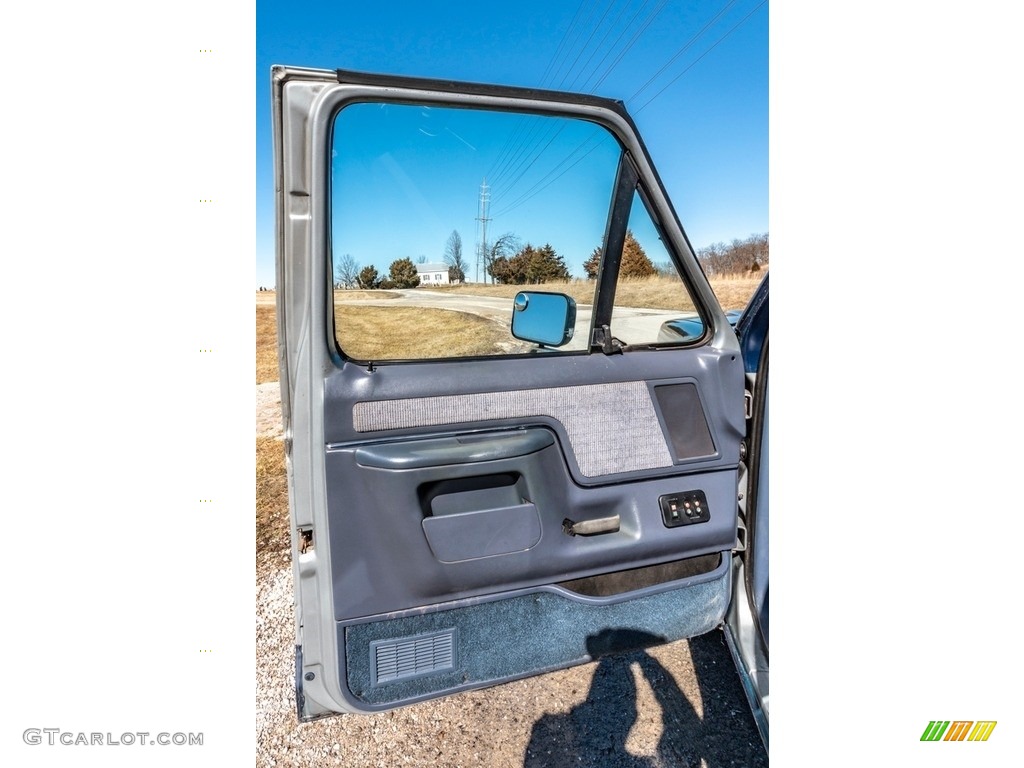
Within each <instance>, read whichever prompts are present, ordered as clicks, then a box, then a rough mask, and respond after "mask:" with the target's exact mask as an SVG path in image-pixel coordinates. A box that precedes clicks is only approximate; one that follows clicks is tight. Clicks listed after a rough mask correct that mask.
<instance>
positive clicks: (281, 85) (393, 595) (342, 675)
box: [272, 67, 744, 720]
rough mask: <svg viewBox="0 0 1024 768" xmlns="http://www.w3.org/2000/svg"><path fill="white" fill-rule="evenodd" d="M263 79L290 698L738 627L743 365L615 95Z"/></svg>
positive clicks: (307, 74)
mask: <svg viewBox="0 0 1024 768" xmlns="http://www.w3.org/2000/svg"><path fill="white" fill-rule="evenodd" d="M272 81H273V89H274V98H273V104H274V136H275V157H276V195H277V259H278V261H277V311H278V323H279V326H278V344H279V354H280V364H281V394H282V404H283V410H284V420H285V440H286V451H287V457H288V482H289V504H290V508H291V529H292V559H293V563H294V569H295V588H296V597H295V609H296V628H297V634H296V650H297V654H296V684H297V689H298V691H297V692H298V696H297V700H298V707H299V717H300V718H301V719H304V720H305V719H312V718H315V717H319V716H322V715H326V714H330V713H335V712H374V711H379V710H384V709H389V708H393V707H397V706H401V705H405V704H410V703H413V702H417V701H422V700H424V699H429V698H433V697H437V696H442V695H445V694H449V693H453V692H456V691H461V690H466V689H469V688H479V687H483V686H488V685H493V684H495V683H499V682H503V681H507V680H512V679H515V678H520V677H524V676H528V675H532V674H537V673H541V672H547V671H551V670H554V669H557V668H560V667H564V666H568V665H572V664H578V663H581V662H585V661H588V660H590V659H591V658H593V657H595V656H597V655H600V654H601V653H605V652H607V651H609V650H614V649H616V648H628V647H631V646H636V645H640V644H650V643H651V642H660V641H670V640H676V639H680V638H684V637H690V636H694V635H698V634H701V633H704V632H707V631H709V630H711V629H713V628H715V627H716V626H718V625H719V624H720V623H721V622H722V620H723V617H724V616H725V614H726V610H727V608H728V604H729V600H730V595H731V588H732V584H731V579H732V576H731V567H730V560H731V552H732V550H733V549H734V547H735V546H736V538H737V531H736V528H737V475H738V467H739V462H740V449H741V442H742V440H743V437H744V366H743V361H742V359H741V356H740V349H739V345H738V342H737V339H736V335H735V333H734V331H733V330H732V328H731V327H730V325H729V322H728V321H727V319H726V317H725V315H724V314H723V313H722V310H721V308H720V307H719V305H718V303H717V301H716V299H715V297H714V294H713V293H712V291H711V289H710V286H709V285H708V283H707V281H706V280H705V278H704V276H703V274H702V272H701V270H700V267H699V266H698V263H697V260H696V258H695V256H694V254H693V251H692V249H691V247H690V245H689V243H688V241H687V239H686V237H685V235H684V233H683V231H682V229H681V227H680V225H679V223H678V221H677V218H676V215H675V213H674V211H673V209H672V207H671V205H670V203H669V201H668V200H667V199H666V196H665V193H664V190H663V188H662V185H661V183H660V181H659V179H658V177H657V174H656V173H655V171H654V168H653V166H652V164H651V161H650V158H649V157H648V155H647V152H646V149H645V148H644V146H643V143H642V142H641V140H640V138H639V136H638V135H637V133H636V130H635V127H634V125H633V123H632V121H631V120H630V118H629V117H628V115H627V114H626V113H625V110H624V108H623V106H622V104H621V103H619V102H614V101H609V100H605V99H600V98H596V97H592V96H582V95H576V94H565V93H552V92H543V91H534V90H524V89H513V88H506V87H491V86H481V85H471V84H464V83H452V82H441V81H428V80H415V79H409V78H395V77H380V76H371V75H365V74H358V73H350V72H343V71H339V72H334V71H319V70H308V69H296V68H289V67H275V68H274V70H273V76H272ZM652 273H657V274H656V275H655V274H652ZM570 274H571V275H574V276H575V277H577V278H582V277H583V276H584V275H587V276H592V277H589V279H586V280H583V279H577V280H575V281H566V280H565V278H566V277H568V276H569V275H570ZM460 280H461V281H462V282H464V283H466V284H464V285H461V286H457V287H452V286H451V283H452V282H460ZM493 283H498V285H494V284H493ZM409 286H416V287H412V288H411V287H409ZM507 286H513V287H507Z"/></svg>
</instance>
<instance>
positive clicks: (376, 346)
mask: <svg viewBox="0 0 1024 768" xmlns="http://www.w3.org/2000/svg"><path fill="white" fill-rule="evenodd" d="M620 153H621V149H620V146H619V144H618V142H617V141H616V140H615V138H614V137H613V136H612V135H611V134H610V133H608V131H606V130H605V129H604V128H602V127H600V126H598V125H595V124H593V123H590V122H586V121H583V120H577V119H570V118H563V117H545V116H536V115H523V114H518V113H511V112H490V111H481V110H471V109H451V108H436V107H429V106H424V105H409V104H392V103H361V104H353V105H349V106H347V107H346V108H344V109H342V110H341V111H340V112H339V113H338V115H337V117H336V118H335V123H334V135H333V144H332V170H331V174H332V175H331V250H332V261H333V269H334V283H335V291H334V310H335V314H334V317H335V334H336V338H337V341H338V345H339V347H340V348H341V350H342V352H343V353H344V354H345V355H347V356H348V357H350V358H353V359H356V360H361V361H381V360H416V359H432V358H450V357H466V356H480V355H508V354H520V353H526V352H530V351H532V350H534V349H537V345H536V344H532V343H530V342H527V341H522V340H519V339H515V338H513V337H512V335H511V333H510V323H511V317H512V310H513V299H514V297H515V295H516V293H517V292H518V291H520V290H524V289H530V290H539V291H545V292H557V293H565V294H567V295H570V296H572V297H573V298H574V299H575V300H576V301H577V304H578V305H579V307H580V311H579V312H578V313H577V332H576V333H575V336H574V338H573V339H572V340H571V341H570V342H569V343H568V344H566V345H564V346H561V347H559V348H558V351H573V350H585V349H586V348H587V337H588V331H589V328H588V327H587V326H588V325H589V321H590V316H591V314H590V311H589V309H590V308H589V305H590V303H591V302H592V301H593V293H594V284H593V281H591V280H588V279H587V277H586V272H585V266H584V265H585V262H586V261H587V259H588V257H589V255H590V251H591V249H592V248H593V247H594V244H595V243H600V241H601V239H602V238H603V236H604V230H605V226H606V223H607V218H608V210H609V205H610V203H611V199H612V186H613V184H614V180H615V173H616V169H617V166H618V161H619V156H620Z"/></svg>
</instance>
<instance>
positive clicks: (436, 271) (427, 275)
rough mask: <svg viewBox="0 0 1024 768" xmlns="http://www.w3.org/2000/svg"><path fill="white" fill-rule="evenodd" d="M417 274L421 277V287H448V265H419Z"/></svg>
mask: <svg viewBox="0 0 1024 768" xmlns="http://www.w3.org/2000/svg"><path fill="white" fill-rule="evenodd" d="M416 274H417V275H419V276H420V285H423V286H426V285H448V283H449V280H448V265H447V264H417V265H416Z"/></svg>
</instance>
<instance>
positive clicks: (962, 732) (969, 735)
mask: <svg viewBox="0 0 1024 768" xmlns="http://www.w3.org/2000/svg"><path fill="white" fill-rule="evenodd" d="M995 728H996V721H995V720H977V721H975V720H954V721H952V722H950V721H949V720H932V721H930V722H929V723H928V727H927V728H925V729H924V733H923V734H922V735H921V741H988V737H989V736H991V735H992V731H994V730H995Z"/></svg>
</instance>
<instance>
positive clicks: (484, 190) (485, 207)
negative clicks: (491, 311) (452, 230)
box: [476, 176, 491, 283]
mask: <svg viewBox="0 0 1024 768" xmlns="http://www.w3.org/2000/svg"><path fill="white" fill-rule="evenodd" d="M490 207H491V188H490V187H488V186H487V177H486V176H485V177H484V180H483V183H482V184H481V185H480V208H479V211H478V212H477V217H476V220H477V221H479V222H480V226H479V241H478V245H477V249H476V282H478V283H479V282H480V267H481V264H482V265H483V267H484V282H486V281H487V271H486V270H487V222H488V221H490V218H489V217H488V213H489V212H490Z"/></svg>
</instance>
